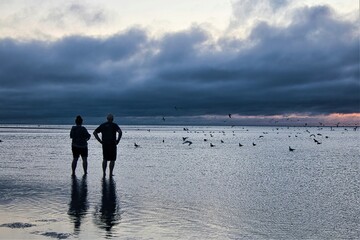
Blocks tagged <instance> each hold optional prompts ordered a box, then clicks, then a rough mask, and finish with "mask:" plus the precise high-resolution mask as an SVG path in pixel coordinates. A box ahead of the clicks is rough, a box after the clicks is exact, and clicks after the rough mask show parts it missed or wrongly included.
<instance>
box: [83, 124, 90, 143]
mask: <svg viewBox="0 0 360 240" xmlns="http://www.w3.org/2000/svg"><path fill="white" fill-rule="evenodd" d="M84 129H85V133H86V141H89V140H90V138H91V135H90V134H89V132H88V130H87V129H86V128H85V127H84Z"/></svg>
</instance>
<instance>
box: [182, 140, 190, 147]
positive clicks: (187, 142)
mask: <svg viewBox="0 0 360 240" xmlns="http://www.w3.org/2000/svg"><path fill="white" fill-rule="evenodd" d="M183 144H189V146H190V145H191V144H192V141H189V140H187V141H184V142H183Z"/></svg>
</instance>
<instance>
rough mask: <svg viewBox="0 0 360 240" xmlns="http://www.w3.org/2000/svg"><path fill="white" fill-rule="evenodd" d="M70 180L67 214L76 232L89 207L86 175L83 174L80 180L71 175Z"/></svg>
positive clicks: (78, 230)
mask: <svg viewBox="0 0 360 240" xmlns="http://www.w3.org/2000/svg"><path fill="white" fill-rule="evenodd" d="M71 180H72V184H71V199H70V203H69V211H68V214H69V216H70V218H71V221H72V222H73V223H74V232H75V233H76V234H78V233H79V232H80V225H81V220H82V219H83V218H84V216H85V215H86V213H87V210H88V209H89V203H88V200H87V195H88V187H87V179H86V175H84V176H83V177H82V179H81V180H79V179H78V178H77V177H76V176H72V178H71Z"/></svg>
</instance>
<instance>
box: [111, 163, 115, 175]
mask: <svg viewBox="0 0 360 240" xmlns="http://www.w3.org/2000/svg"><path fill="white" fill-rule="evenodd" d="M114 167H115V161H110V177H112V176H114V174H113V171H114Z"/></svg>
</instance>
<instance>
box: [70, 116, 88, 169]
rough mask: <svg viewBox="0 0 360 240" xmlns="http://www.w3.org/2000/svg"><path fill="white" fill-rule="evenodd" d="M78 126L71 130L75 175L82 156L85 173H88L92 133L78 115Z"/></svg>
mask: <svg viewBox="0 0 360 240" xmlns="http://www.w3.org/2000/svg"><path fill="white" fill-rule="evenodd" d="M75 123H76V126H73V127H72V128H71V131H70V138H71V139H72V143H71V150H72V153H73V161H72V164H71V169H72V175H73V176H74V175H75V171H76V166H77V161H78V160H79V157H80V156H81V158H82V161H83V169H84V175H86V174H87V158H88V144H87V141H89V139H90V137H91V135H90V134H89V132H88V131H87V129H86V128H85V127H83V126H82V123H83V119H82V118H81V116H77V117H76V119H75Z"/></svg>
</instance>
